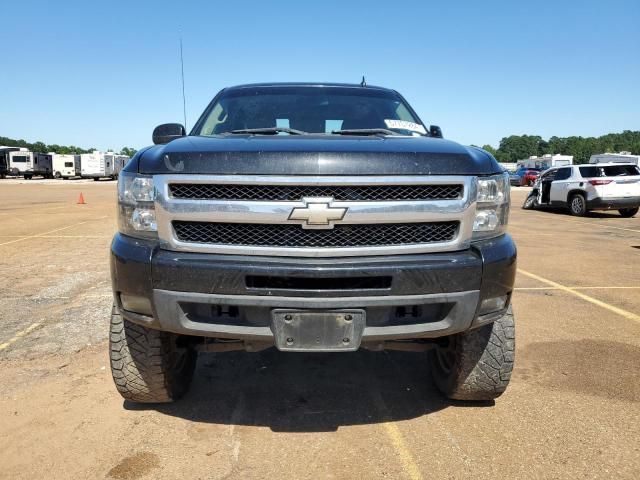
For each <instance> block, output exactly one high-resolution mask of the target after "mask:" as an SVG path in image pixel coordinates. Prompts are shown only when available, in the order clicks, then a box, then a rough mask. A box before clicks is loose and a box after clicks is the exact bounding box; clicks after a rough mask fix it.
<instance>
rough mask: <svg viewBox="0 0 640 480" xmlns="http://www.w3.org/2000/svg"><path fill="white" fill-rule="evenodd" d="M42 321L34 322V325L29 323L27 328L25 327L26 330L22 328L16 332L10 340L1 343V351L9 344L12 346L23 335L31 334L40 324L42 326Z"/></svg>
mask: <svg viewBox="0 0 640 480" xmlns="http://www.w3.org/2000/svg"><path fill="white" fill-rule="evenodd" d="M41 325H42V323H40V322H37V323H34V324H32V325H29V326H28V327H27V328H25V329H24V330H21V331H20V332H18V333H16V334H15V335H14V336H13V337H11V338H10V339H9V340H7V341H6V342H4V343H0V352H1V351H2V350H4V349H5V348H8V347H9V346H11V345H12V344H14V343H16V342H17V341H18V340H20V339H21V338H22V337H24V336H26V335H28V334H30V333H31V332H33V331H34V330H35V329H36V328H38V327H39V326H41Z"/></svg>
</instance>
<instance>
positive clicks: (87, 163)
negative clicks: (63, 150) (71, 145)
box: [80, 150, 115, 180]
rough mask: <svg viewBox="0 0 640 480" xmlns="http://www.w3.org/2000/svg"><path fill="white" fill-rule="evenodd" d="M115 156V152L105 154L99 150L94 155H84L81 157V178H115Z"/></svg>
mask: <svg viewBox="0 0 640 480" xmlns="http://www.w3.org/2000/svg"><path fill="white" fill-rule="evenodd" d="M113 156H114V154H113V152H106V153H105V152H99V151H97V150H94V151H93V152H92V153H83V154H82V155H80V176H81V177H82V178H93V179H94V180H99V179H100V178H107V177H108V178H115V170H114V166H113Z"/></svg>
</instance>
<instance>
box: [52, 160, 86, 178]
mask: <svg viewBox="0 0 640 480" xmlns="http://www.w3.org/2000/svg"><path fill="white" fill-rule="evenodd" d="M49 155H51V156H52V157H53V176H54V177H55V178H63V179H65V180H66V179H67V178H71V177H79V176H80V155H63V154H60V153H50V154H49Z"/></svg>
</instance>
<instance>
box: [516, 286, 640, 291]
mask: <svg viewBox="0 0 640 480" xmlns="http://www.w3.org/2000/svg"><path fill="white" fill-rule="evenodd" d="M567 288H570V289H571V290H640V286H638V287H569V286H567ZM514 290H525V291H526V290H562V289H561V288H558V287H516V288H514Z"/></svg>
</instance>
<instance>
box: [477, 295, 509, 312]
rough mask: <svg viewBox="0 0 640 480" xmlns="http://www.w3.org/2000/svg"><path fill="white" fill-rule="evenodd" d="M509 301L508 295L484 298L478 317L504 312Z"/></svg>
mask: <svg viewBox="0 0 640 480" xmlns="http://www.w3.org/2000/svg"><path fill="white" fill-rule="evenodd" d="M508 301H509V295H502V296H500V297H492V298H485V299H484V300H483V301H482V303H481V304H480V313H479V315H486V314H488V313H494V312H499V311H500V310H504V309H505V308H506V306H507V302H508Z"/></svg>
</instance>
